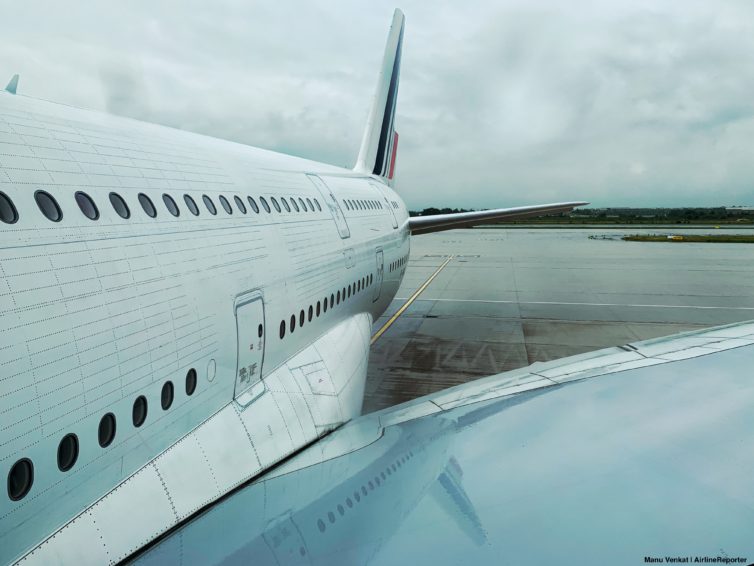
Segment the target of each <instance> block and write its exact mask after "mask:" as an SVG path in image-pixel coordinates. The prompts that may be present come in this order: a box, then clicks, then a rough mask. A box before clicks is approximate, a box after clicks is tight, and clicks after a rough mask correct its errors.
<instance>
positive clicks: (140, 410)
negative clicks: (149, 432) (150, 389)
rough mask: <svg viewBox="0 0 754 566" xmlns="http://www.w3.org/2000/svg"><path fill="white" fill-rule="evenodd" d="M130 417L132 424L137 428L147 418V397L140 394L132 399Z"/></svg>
mask: <svg viewBox="0 0 754 566" xmlns="http://www.w3.org/2000/svg"><path fill="white" fill-rule="evenodd" d="M131 418H132V419H133V423H134V426H135V427H136V428H139V427H140V426H141V425H143V424H144V421H145V420H147V398H146V397H144V395H140V396H139V397H137V398H136V401H134V406H133V410H132V411H131Z"/></svg>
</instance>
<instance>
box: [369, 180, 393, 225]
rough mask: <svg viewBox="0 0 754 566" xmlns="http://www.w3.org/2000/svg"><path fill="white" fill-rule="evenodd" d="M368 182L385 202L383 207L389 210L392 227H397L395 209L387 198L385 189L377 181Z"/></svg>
mask: <svg viewBox="0 0 754 566" xmlns="http://www.w3.org/2000/svg"><path fill="white" fill-rule="evenodd" d="M370 183H371V184H372V185H373V186H374V187H375V188H376V189H377V190H378V191H379V192H380V194H381V195H382V202H383V203H384V204H385V207H386V208H387V209H388V211H389V212H390V218H391V219H392V221H393V228H397V227H398V219H397V218H396V217H395V210H394V209H393V205H392V204H391V203H390V201H389V200H388V199H387V195H386V194H385V191H384V190H383V187H381V186H380V185H379V184H378V183H374V182H372V181H370Z"/></svg>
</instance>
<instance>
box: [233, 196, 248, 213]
mask: <svg viewBox="0 0 754 566" xmlns="http://www.w3.org/2000/svg"><path fill="white" fill-rule="evenodd" d="M233 200H234V201H235V203H236V207H238V210H240V211H241V214H246V205H245V204H244V203H243V201H242V200H241V199H240V198H238V196H234V197H233Z"/></svg>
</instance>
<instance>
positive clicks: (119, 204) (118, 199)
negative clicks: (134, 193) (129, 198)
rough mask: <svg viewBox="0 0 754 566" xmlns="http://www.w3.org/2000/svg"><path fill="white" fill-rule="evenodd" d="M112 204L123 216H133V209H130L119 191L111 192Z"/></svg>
mask: <svg viewBox="0 0 754 566" xmlns="http://www.w3.org/2000/svg"><path fill="white" fill-rule="evenodd" d="M110 204H112V205H113V209H114V210H115V212H117V213H118V216H120V217H121V218H129V217H130V216H131V211H130V210H128V205H127V204H126V201H124V200H123V197H122V196H120V195H119V194H118V193H110Z"/></svg>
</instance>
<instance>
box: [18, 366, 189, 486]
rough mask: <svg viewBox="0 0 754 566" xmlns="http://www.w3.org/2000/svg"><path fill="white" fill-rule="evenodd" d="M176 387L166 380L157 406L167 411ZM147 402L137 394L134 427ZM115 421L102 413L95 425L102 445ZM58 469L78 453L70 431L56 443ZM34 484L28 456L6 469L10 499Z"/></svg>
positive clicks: (63, 468)
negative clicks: (8, 470) (97, 424)
mask: <svg viewBox="0 0 754 566" xmlns="http://www.w3.org/2000/svg"><path fill="white" fill-rule="evenodd" d="M196 385H197V378H196V370H195V369H194V368H191V369H190V370H188V372H187V373H186V383H185V389H186V395H187V396H189V397H190V396H191V395H193V394H194V391H196ZM174 397H175V389H174V387H173V382H172V381H166V382H165V383H164V384H163V386H162V391H161V392H160V406H161V407H162V410H163V411H167V410H168V409H169V408H170V407H171V405H172V404H173V399H174ZM147 409H148V403H147V398H146V397H145V396H144V395H139V396H138V397H137V398H136V400H135V401H134V404H133V408H132V410H131V421H132V422H133V425H134V427H135V428H139V427H140V426H141V425H143V424H144V422H145V421H146V420H147ZM116 425H117V422H116V420H115V415H114V414H113V413H107V414H106V415H104V416H103V417H102V418H101V419H100V421H99V426H98V427H97V440H98V442H99V445H100V446H101V447H102V448H107V447H108V446H110V444H112V442H113V440H115V431H116V428H117V426H116ZM57 457H58V469H59V470H60V471H61V472H67V471H69V470H71V469H72V468H73V466H74V465H75V464H76V461H77V460H78V457H79V438H78V436H77V435H75V434H73V433H68V434H66V435H65V436H64V437H63V438H62V440H61V441H60V443H59V444H58V455H57ZM33 484H34V464H33V463H32V461H31V460H30V459H29V458H22V459H20V460H19V461H18V462H16V463H15V464H13V467H12V468H11V469H10V472H8V497H9V498H10V499H11V500H12V501H20V500H21V499H23V498H24V497H26V496H27V495H28V493H29V491H31V488H32V485H33Z"/></svg>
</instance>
